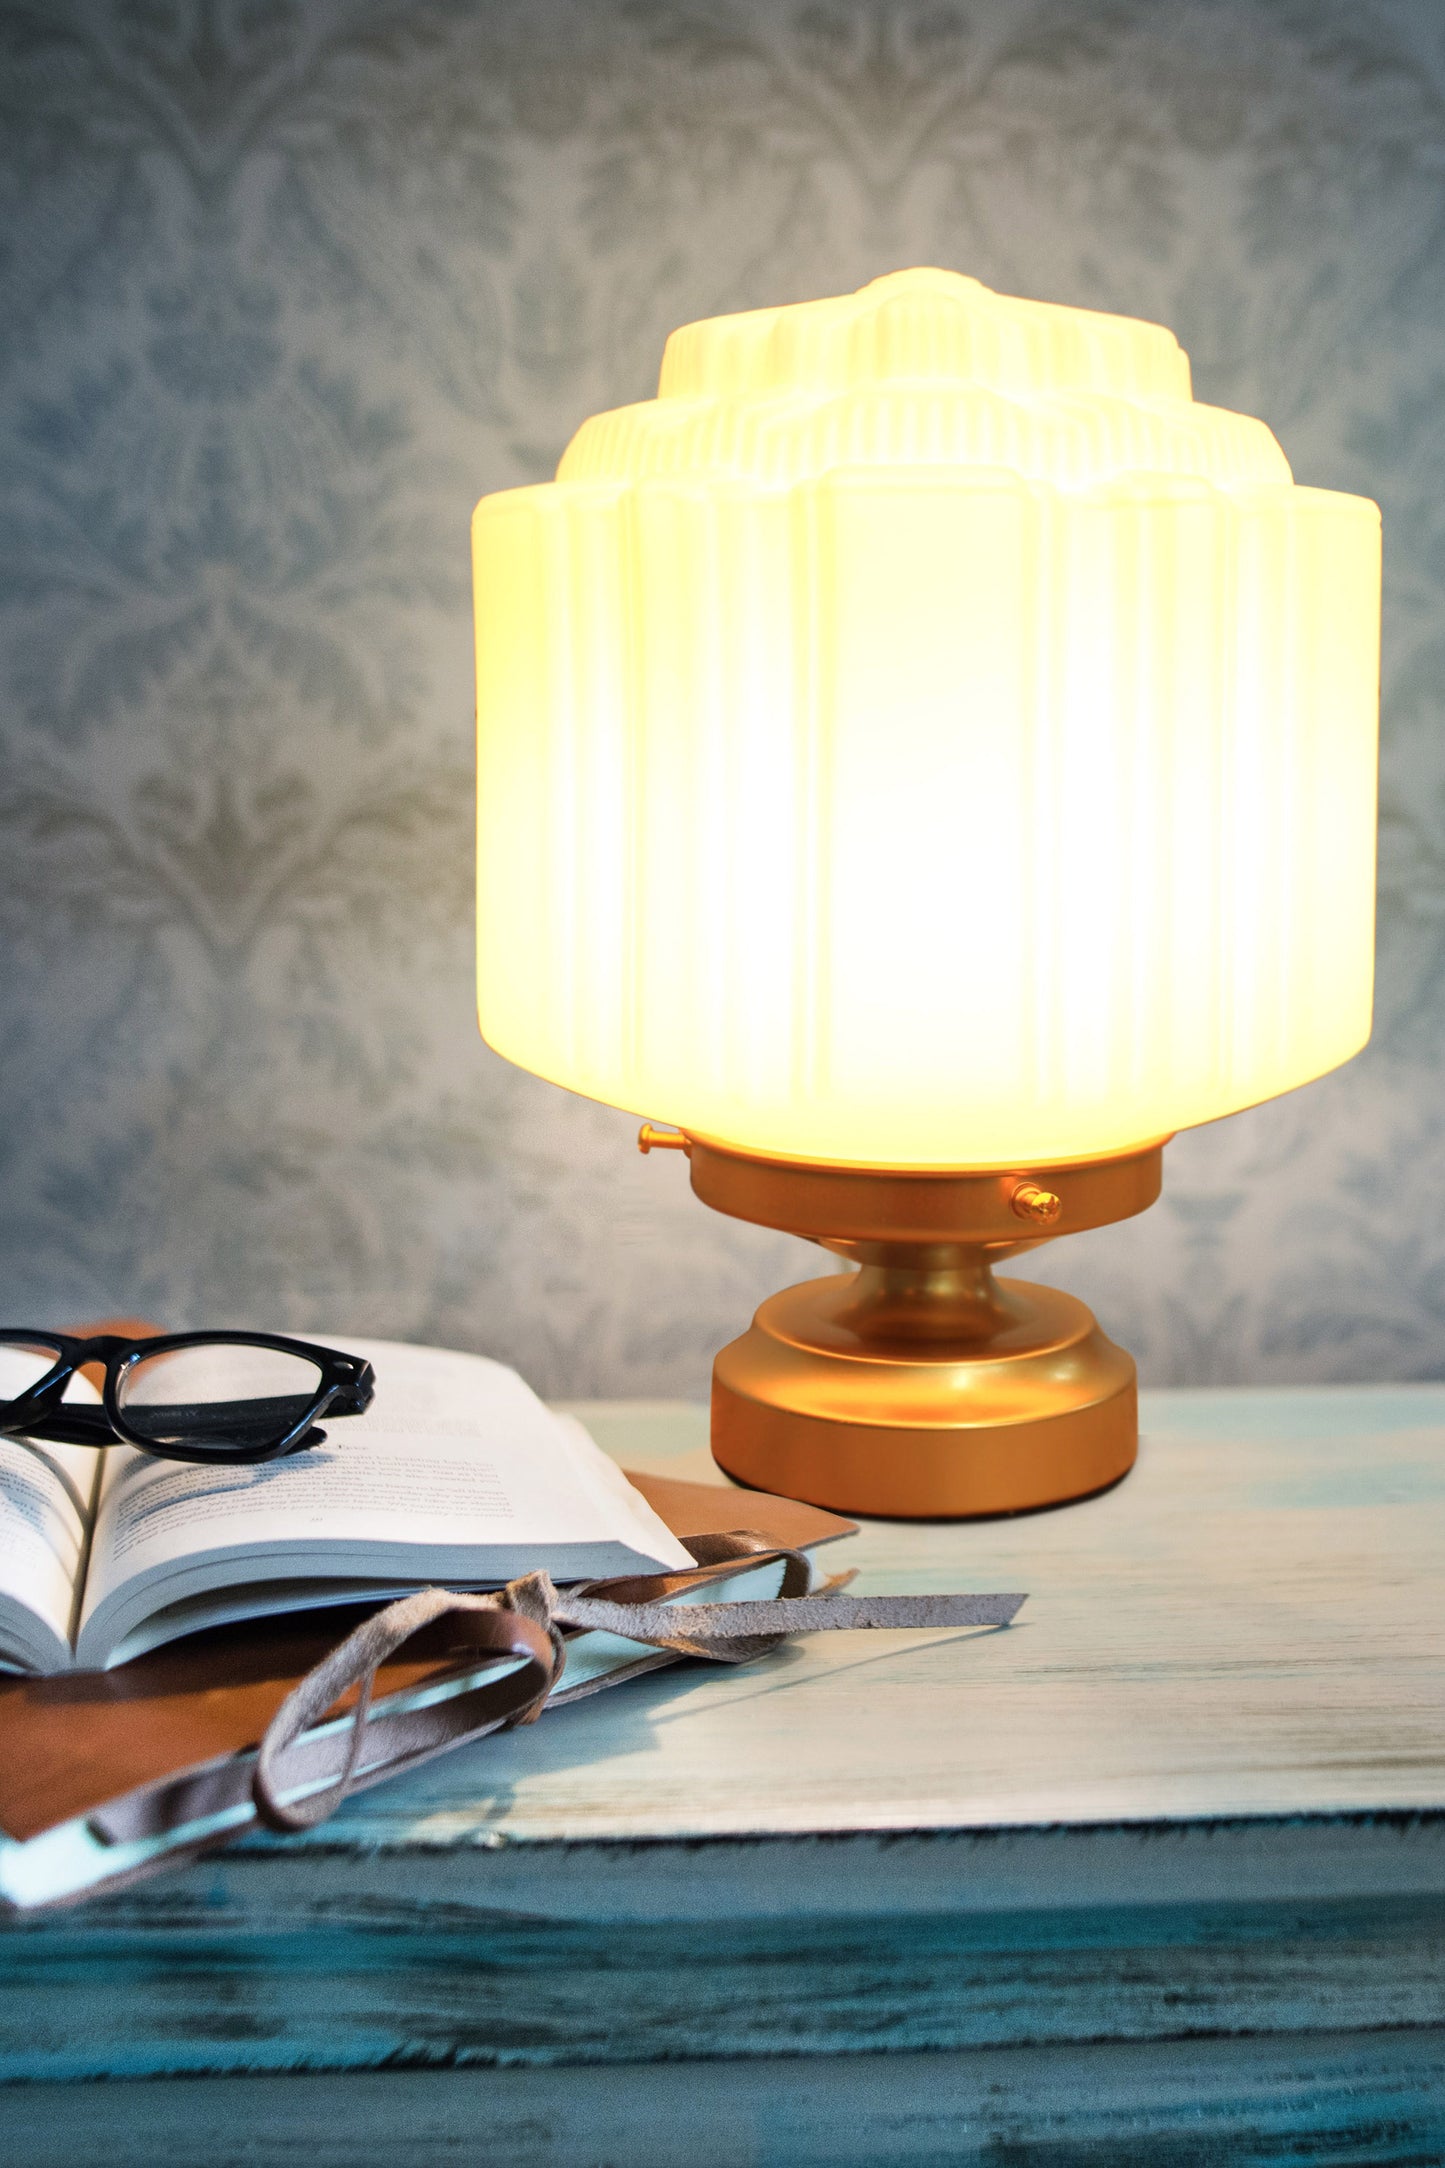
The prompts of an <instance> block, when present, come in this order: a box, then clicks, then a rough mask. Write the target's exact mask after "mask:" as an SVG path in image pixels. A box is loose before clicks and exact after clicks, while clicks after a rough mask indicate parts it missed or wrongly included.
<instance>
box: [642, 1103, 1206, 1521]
mask: <svg viewBox="0 0 1445 2168" xmlns="http://www.w3.org/2000/svg"><path fill="white" fill-rule="evenodd" d="M640 1141H641V1142H642V1143H643V1145H644V1149H646V1148H649V1147H650V1146H652V1145H654V1144H661V1143H664V1142H666V1143H677V1144H682V1145H684V1146H685V1148H686V1149H687V1151H688V1155H689V1158H690V1160H691V1166H692V1186H693V1188H694V1190H695V1191H696V1192H697V1194H698V1196H699V1197H701V1198H702V1199H703V1201H704V1202H705V1203H707V1204H710V1205H713V1206H715V1207H716V1208H717V1210H719V1211H721V1212H728V1213H730V1214H732V1215H733V1216H734V1217H735V1218H738V1219H745V1220H752V1221H754V1222H756V1223H758V1224H759V1225H762V1226H765V1227H779V1228H784V1229H787V1230H788V1231H790V1232H792V1233H796V1234H804V1235H807V1236H809V1237H811V1239H812V1240H814V1241H815V1242H819V1243H821V1244H822V1245H823V1246H824V1247H825V1248H826V1249H830V1250H835V1251H836V1252H837V1253H838V1254H839V1255H840V1256H843V1257H848V1258H852V1259H854V1260H855V1261H856V1262H857V1264H858V1265H859V1267H860V1268H861V1269H860V1270H858V1271H857V1272H847V1273H842V1274H839V1275H838V1276H837V1277H835V1278H830V1279H822V1280H805V1281H804V1282H803V1283H802V1284H801V1285H800V1286H798V1287H790V1288H787V1289H785V1290H784V1291H783V1292H782V1293H781V1294H778V1295H773V1296H770V1297H769V1299H768V1300H767V1301H766V1302H765V1303H764V1304H763V1305H762V1307H761V1309H760V1310H759V1311H758V1313H757V1315H756V1317H755V1318H754V1320H753V1323H752V1326H751V1328H750V1329H749V1330H748V1331H747V1332H745V1333H744V1334H743V1335H742V1337H741V1339H738V1340H734V1341H733V1342H732V1343H731V1344H730V1345H729V1346H727V1347H725V1348H724V1349H723V1350H722V1353H721V1354H720V1355H719V1356H718V1358H717V1361H716V1363H715V1365H714V1368H713V1395H712V1450H713V1457H714V1459H715V1460H716V1461H717V1462H718V1464H719V1466H720V1467H722V1468H724V1469H725V1470H726V1471H727V1473H728V1474H729V1475H731V1476H735V1477H736V1478H737V1479H738V1481H739V1482H742V1483H747V1484H750V1485H751V1486H752V1487H753V1488H754V1489H757V1490H768V1491H777V1492H781V1493H783V1494H785V1495H787V1496H789V1497H793V1498H805V1499H808V1500H809V1501H811V1502H812V1503H813V1504H815V1505H820V1506H831V1507H833V1508H834V1509H835V1510H838V1511H842V1512H848V1513H863V1514H874V1515H884V1516H892V1517H898V1518H904V1519H948V1520H952V1519H964V1518H967V1517H968V1516H970V1515H976V1514H991V1513H1023V1512H1028V1511H1030V1510H1031V1509H1033V1508H1036V1507H1039V1506H1051V1505H1061V1504H1063V1503H1064V1502H1065V1501H1066V1500H1068V1499H1071V1498H1083V1497H1087V1496H1088V1495H1089V1494H1090V1493H1091V1492H1093V1491H1098V1490H1102V1489H1104V1488H1105V1487H1106V1486H1107V1485H1109V1484H1110V1483H1114V1482H1117V1481H1118V1479H1119V1477H1120V1476H1122V1475H1125V1474H1127V1472H1128V1470H1129V1469H1130V1468H1131V1467H1132V1466H1133V1464H1134V1458H1135V1454H1136V1451H1137V1448H1138V1408H1137V1393H1136V1383H1135V1371H1134V1363H1133V1360H1132V1358H1131V1357H1130V1356H1128V1355H1126V1354H1125V1353H1124V1351H1123V1349H1122V1348H1117V1347H1115V1346H1114V1344H1113V1342H1112V1341H1111V1340H1108V1339H1106V1338H1105V1336H1104V1334H1103V1333H1102V1332H1101V1331H1100V1330H1099V1328H1098V1326H1097V1324H1096V1323H1095V1322H1094V1319H1093V1317H1092V1315H1091V1313H1090V1312H1089V1311H1088V1310H1087V1309H1086V1308H1085V1306H1084V1305H1083V1303H1081V1302H1078V1301H1076V1300H1075V1298H1074V1297H1073V1296H1072V1295H1065V1294H1061V1293H1060V1292H1058V1290H1057V1289H1054V1288H1051V1287H1041V1286H1035V1285H1032V1284H1030V1283H1028V1282H1025V1281H1021V1280H996V1279H995V1278H994V1275H993V1266H994V1263H995V1261H996V1260H998V1259H1000V1258H1003V1257H1006V1256H1008V1255H1010V1254H1011V1253H1013V1252H1016V1251H1019V1250H1026V1249H1031V1248H1033V1247H1035V1245H1036V1244H1038V1243H1039V1242H1041V1241H1046V1240H1048V1239H1049V1238H1050V1237H1051V1236H1054V1235H1059V1234H1069V1233H1076V1232H1079V1231H1082V1230H1083V1229H1085V1228H1088V1227H1101V1226H1105V1225H1107V1224H1108V1223H1109V1222H1110V1221H1113V1220H1118V1219H1126V1218H1128V1217H1129V1216H1130V1215H1131V1214H1133V1213H1135V1212H1142V1211H1143V1210H1144V1209H1145V1207H1146V1206H1147V1205H1150V1204H1152V1203H1153V1202H1154V1199H1155V1198H1156V1197H1157V1196H1158V1194H1159V1186H1160V1173H1161V1158H1162V1152H1163V1144H1164V1142H1165V1141H1167V1140H1163V1139H1161V1140H1159V1141H1158V1142H1155V1143H1151V1144H1149V1145H1146V1146H1142V1147H1139V1148H1138V1149H1136V1150H1133V1151H1131V1152H1127V1153H1123V1154H1121V1155H1119V1156H1118V1157H1115V1158H1111V1159H1098V1160H1088V1161H1074V1162H1071V1163H1068V1164H1062V1165H1058V1164H1056V1165H1052V1166H1040V1167H1034V1168H1030V1169H1027V1170H1025V1169H1021V1168H1014V1169H1008V1170H996V1171H991V1172H981V1173H963V1174H960V1173H955V1172H944V1173H934V1172H930V1171H927V1170H922V1171H919V1172H916V1173H915V1172H900V1171H898V1170H895V1169H887V1170H877V1169H870V1168H863V1167H829V1166H821V1165H815V1164H811V1163H807V1162H802V1161H786V1160H774V1159H765V1158H762V1157H759V1156H757V1155H754V1154H752V1153H746V1152H739V1151H735V1150H733V1149H732V1148H731V1147H729V1146H723V1145H719V1144H715V1143H712V1142H710V1141H709V1140H708V1139H706V1138H703V1137H683V1136H681V1135H680V1134H673V1135H667V1134H665V1133H661V1132H658V1131H655V1130H650V1129H646V1128H645V1129H644V1131H643V1135H642V1139H641V1140H640Z"/></svg>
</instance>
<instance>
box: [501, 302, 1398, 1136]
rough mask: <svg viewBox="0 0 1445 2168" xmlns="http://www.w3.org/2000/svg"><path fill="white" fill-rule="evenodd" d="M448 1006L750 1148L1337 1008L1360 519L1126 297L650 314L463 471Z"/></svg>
mask: <svg viewBox="0 0 1445 2168" xmlns="http://www.w3.org/2000/svg"><path fill="white" fill-rule="evenodd" d="M473 541H474V556H475V569H476V602H477V610H476V615H477V686H478V759H479V882H478V890H479V896H478V903H479V908H478V973H479V992H480V1016H481V1026H482V1031H483V1033H484V1035H485V1036H486V1038H487V1040H488V1041H489V1042H490V1044H491V1045H492V1046H494V1047H495V1048H496V1049H497V1050H498V1052H500V1053H502V1054H504V1055H506V1056H508V1057H509V1058H510V1059H511V1060H513V1061H515V1062H517V1063H519V1064H520V1065H521V1066H522V1067H523V1068H526V1069H531V1070H534V1071H536V1072H537V1073H538V1074H540V1075H542V1076H545V1077H550V1078H552V1079H553V1080H554V1081H555V1082H557V1083H559V1084H565V1085H568V1086H570V1087H571V1088H572V1089H573V1090H574V1091H579V1092H583V1093H586V1094H588V1095H589V1096H591V1097H593V1098H596V1099H601V1100H606V1101H609V1102H611V1103H613V1104H615V1105H619V1106H623V1107H628V1108H631V1109H633V1110H634V1111H635V1112H638V1113H645V1114H648V1115H651V1116H653V1117H655V1118H657V1119H660V1120H664V1121H669V1122H674V1123H678V1124H680V1125H682V1126H683V1127H685V1128H687V1129H689V1130H692V1131H694V1132H695V1133H697V1134H700V1135H704V1136H710V1137H713V1138H716V1139H719V1140H721V1141H724V1142H727V1143H731V1144H734V1145H737V1146H740V1147H743V1148H745V1149H751V1150H755V1151H759V1152H765V1153H769V1154H777V1155H782V1156H787V1157H793V1158H804V1159H819V1160H832V1161H844V1162H853V1163H863V1164H867V1165H878V1166H888V1165H892V1166H936V1167H980V1166H991V1165H996V1164H1011V1163H1015V1162H1020V1161H1023V1162H1027V1161H1037V1162H1043V1161H1046V1160H1050V1159H1060V1158H1083V1157H1093V1156H1097V1155H1101V1154H1104V1153H1108V1152H1112V1151H1119V1150H1123V1149H1126V1148H1127V1147H1129V1146H1130V1145H1134V1144H1138V1143H1141V1142H1144V1141H1146V1140H1149V1139H1152V1138H1156V1137H1159V1136H1162V1135H1164V1134H1166V1133H1168V1132H1169V1131H1171V1130H1175V1129H1179V1128H1183V1127H1186V1126H1187V1125H1189V1124H1191V1123H1196V1122H1204V1121H1209V1120H1211V1119H1213V1118H1214V1117H1215V1116H1217V1115H1222V1114H1228V1113H1231V1112H1233V1111H1234V1110H1236V1109H1238V1108H1240V1107H1244V1106H1248V1105H1250V1104H1252V1103H1253V1102H1255V1101H1257V1100H1261V1099H1266V1098H1269V1097H1271V1096H1272V1095H1274V1094H1275V1093H1277V1092H1283V1091H1287V1090H1289V1089H1290V1088H1291V1087H1292V1086H1294V1085H1298V1084H1302V1083H1304V1082H1306V1081H1307V1080H1308V1079H1309V1078H1311V1077H1315V1076H1319V1075H1320V1074H1322V1073H1323V1072H1324V1071H1325V1070H1328V1069H1331V1068H1334V1067H1335V1066H1336V1065H1337V1064H1338V1063H1340V1062H1342V1061H1345V1060H1347V1059H1348V1057H1349V1056H1350V1055H1351V1054H1353V1053H1355V1052H1356V1051H1357V1050H1358V1049H1359V1048H1360V1047H1361V1046H1362V1045H1363V1044H1364V1042H1365V1040H1366V1039H1367V1037H1368V1036H1369V1028H1370V1001H1371V979H1372V966H1373V952H1374V938H1373V904H1374V837H1375V769H1376V742H1377V734H1378V678H1379V614H1380V536H1379V514H1378V511H1377V510H1376V508H1375V506H1374V505H1373V504H1371V503H1369V502H1368V501H1367V500H1365V499H1363V498H1359V497H1351V496H1343V495H1339V494H1336V493H1334V492H1330V491H1325V490H1318V489H1305V488H1298V487H1296V486H1295V485H1294V483H1293V482H1292V480H1291V478H1290V470H1289V467H1288V465H1287V463H1286V461H1285V458H1284V454H1283V453H1282V452H1281V450H1280V448H1279V446H1278V444H1277V443H1276V442H1275V440H1274V438H1273V437H1272V436H1271V434H1270V432H1269V431H1268V429H1266V428H1265V426H1264V424H1263V423H1262V422H1258V421H1254V420H1251V419H1249V418H1248V417H1246V416H1242V415H1236V414H1229V413H1225V412H1223V411H1221V410H1219V409H1217V408H1211V407H1207V406H1203V405H1199V404H1197V403H1196V402H1195V401H1194V400H1193V399H1192V398H1191V396H1190V388H1189V365H1188V362H1187V359H1186V357H1185V356H1184V354H1183V353H1182V352H1181V351H1180V349H1179V347H1178V345H1177V343H1176V342H1175V340H1174V339H1173V337H1172V335H1171V334H1170V333H1169V332H1167V331H1165V330H1163V329H1162V328H1160V327H1159V326H1157V325H1153V324H1144V323H1136V322H1133V321H1131V320H1129V319H1127V318H1122V317H1109V316H1100V315H1095V314H1092V313H1090V312H1087V311H1084V310H1079V309H1067V308H1055V307H1050V306H1046V305H1044V304H1042V303H1039V302H1031V301H1018V300H1012V299H1008V298H1006V297H1003V296H1000V295H996V294H992V293H990V292H989V291H988V290H987V289H986V288H984V287H982V286H980V285H979V284H978V283H977V282H976V281H974V280H972V279H966V278H961V277H959V276H957V275H955V274H954V273H951V272H944V271H928V270H925V271H905V272H899V273H897V274H896V275H894V276H892V277H889V278H884V279H879V280H876V281H875V282H874V283H873V284H872V285H871V286H867V287H865V288H864V289H863V290H862V292H861V293H859V294H856V295H851V296H848V297H845V298H843V299H839V300H831V301H819V302H809V303H804V304H802V305H800V306H798V307H793V308H780V309H768V310H761V311H757V312H755V313H753V314H750V315H745V316H733V317H721V318H717V319H715V320H713V321H711V322H707V323H701V324H691V325H688V326H686V327H685V328H684V329H682V330H681V331H678V332H675V333H674V334H673V336H672V338H671V339H670V340H669V341H668V345H667V351H666V355H665V357H664V360H663V368H662V379H661V385H660V389H659V396H658V398H657V399H656V400H652V401H648V402H646V403H644V404H641V405H638V406H633V407H625V408H622V409H621V410H619V411H618V412H616V413H612V414H602V415H599V416H597V417H595V418H594V419H593V420H591V421H589V422H587V423H585V424H584V425H583V427H582V429H581V430H580V431H579V432H578V434H577V436H576V438H575V439H574V440H573V442H572V444H571V445H570V446H569V448H568V450H567V452H566V454H565V456H564V457H563V460H562V463H561V466H560V467H559V469H558V477H557V480H556V481H555V482H553V483H548V484H544V485H541V486H539V487H535V488H528V489H516V490H508V491H503V492H501V493H500V494H498V495H495V496H491V497H486V498H484V499H483V500H482V502H481V504H480V505H479V506H478V507H477V512H476V517H475V521H474V526H473Z"/></svg>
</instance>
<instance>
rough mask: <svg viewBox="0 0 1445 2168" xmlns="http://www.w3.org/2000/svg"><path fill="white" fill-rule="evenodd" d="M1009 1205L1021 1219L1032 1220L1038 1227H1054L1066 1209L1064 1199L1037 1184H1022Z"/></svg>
mask: <svg viewBox="0 0 1445 2168" xmlns="http://www.w3.org/2000/svg"><path fill="white" fill-rule="evenodd" d="M1009 1203H1010V1204H1011V1205H1012V1207H1013V1209H1014V1212H1015V1213H1016V1215H1017V1216H1018V1218H1019V1219H1021V1220H1032V1221H1033V1222H1034V1224H1035V1226H1037V1227H1052V1225H1053V1223H1054V1221H1055V1220H1056V1219H1057V1218H1058V1216H1059V1214H1060V1213H1061V1212H1062V1211H1063V1209H1064V1202H1063V1199H1062V1198H1061V1197H1056V1196H1055V1195H1054V1192H1053V1191H1052V1190H1051V1189H1042V1188H1040V1186H1039V1184H1038V1183H1037V1182H1020V1184H1019V1186H1018V1188H1017V1189H1016V1190H1015V1191H1014V1193H1013V1195H1012V1197H1010V1199H1009Z"/></svg>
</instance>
